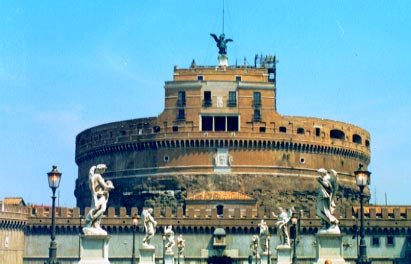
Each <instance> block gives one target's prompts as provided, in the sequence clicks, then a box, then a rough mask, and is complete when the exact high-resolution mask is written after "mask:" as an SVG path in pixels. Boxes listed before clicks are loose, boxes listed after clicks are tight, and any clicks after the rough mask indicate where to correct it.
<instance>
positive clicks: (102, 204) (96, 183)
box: [83, 164, 114, 235]
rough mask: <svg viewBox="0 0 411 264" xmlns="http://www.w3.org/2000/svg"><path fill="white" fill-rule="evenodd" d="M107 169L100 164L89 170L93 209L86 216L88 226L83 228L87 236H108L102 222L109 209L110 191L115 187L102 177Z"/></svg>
mask: <svg viewBox="0 0 411 264" xmlns="http://www.w3.org/2000/svg"><path fill="white" fill-rule="evenodd" d="M106 169H107V166H106V165H105V164H98V165H97V166H92V167H91V168H90V170H89V189H90V192H91V209H90V211H89V212H88V214H87V216H86V224H85V227H84V228H83V232H84V234H85V235H107V232H106V231H105V230H103V229H102V228H101V226H100V222H101V217H102V216H103V214H104V212H105V211H106V209H107V202H108V197H109V191H111V190H112V189H114V185H113V183H112V182H111V181H104V179H103V177H102V176H101V175H102V174H103V173H104V172H105V171H106Z"/></svg>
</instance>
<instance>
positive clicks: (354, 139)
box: [352, 134, 362, 144]
mask: <svg viewBox="0 0 411 264" xmlns="http://www.w3.org/2000/svg"><path fill="white" fill-rule="evenodd" d="M352 142H354V143H358V144H361V143H362V138H361V136H360V135H357V134H354V135H352Z"/></svg>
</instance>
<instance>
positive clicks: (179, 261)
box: [176, 253, 184, 264]
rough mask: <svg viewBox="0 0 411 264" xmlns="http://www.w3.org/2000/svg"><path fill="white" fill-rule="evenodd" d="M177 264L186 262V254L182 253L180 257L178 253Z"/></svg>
mask: <svg viewBox="0 0 411 264" xmlns="http://www.w3.org/2000/svg"><path fill="white" fill-rule="evenodd" d="M177 254H178V253H177ZM176 264H184V255H180V257H179V256H178V255H177V258H176Z"/></svg>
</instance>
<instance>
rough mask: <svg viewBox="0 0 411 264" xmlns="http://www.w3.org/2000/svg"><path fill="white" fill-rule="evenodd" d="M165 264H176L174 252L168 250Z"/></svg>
mask: <svg viewBox="0 0 411 264" xmlns="http://www.w3.org/2000/svg"><path fill="white" fill-rule="evenodd" d="M164 262H165V264H174V253H173V252H166V255H165V256H164Z"/></svg>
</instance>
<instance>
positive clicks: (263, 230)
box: [258, 220, 269, 252]
mask: <svg viewBox="0 0 411 264" xmlns="http://www.w3.org/2000/svg"><path fill="white" fill-rule="evenodd" d="M258 226H259V227H260V235H259V239H260V247H261V250H262V251H263V252H267V250H268V234H269V231H268V226H267V222H265V221H264V220H261V222H260V223H259V224H258Z"/></svg>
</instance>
